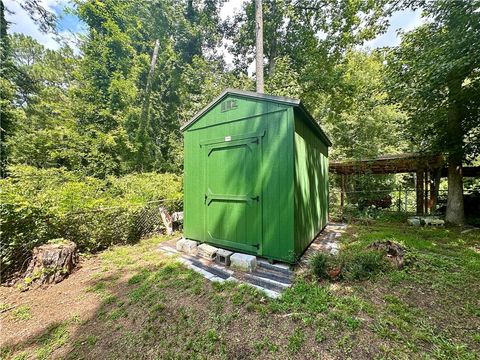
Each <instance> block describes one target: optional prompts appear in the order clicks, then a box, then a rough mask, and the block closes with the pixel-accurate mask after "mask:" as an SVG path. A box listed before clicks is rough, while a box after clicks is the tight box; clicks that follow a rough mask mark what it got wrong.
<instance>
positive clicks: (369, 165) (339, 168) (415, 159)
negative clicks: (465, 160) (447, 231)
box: [329, 153, 480, 215]
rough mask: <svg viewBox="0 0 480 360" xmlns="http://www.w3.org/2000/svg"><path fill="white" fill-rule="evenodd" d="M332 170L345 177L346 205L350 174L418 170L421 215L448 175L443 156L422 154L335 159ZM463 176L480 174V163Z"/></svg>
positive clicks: (466, 169) (430, 206)
mask: <svg viewBox="0 0 480 360" xmlns="http://www.w3.org/2000/svg"><path fill="white" fill-rule="evenodd" d="M329 172H331V173H334V174H338V175H340V176H341V197H340V203H341V206H342V208H343V205H344V199H345V186H346V179H347V177H348V176H349V175H360V174H400V173H415V174H416V203H417V214H418V215H423V214H428V213H429V212H431V211H432V209H434V208H435V205H436V204H437V199H438V187H439V184H440V179H441V178H442V177H445V176H448V168H447V163H446V159H445V157H444V156H443V155H427V154H418V153H403V154H396V155H384V156H380V157H377V158H375V159H361V160H352V161H331V162H330V164H329ZM463 176H466V177H468V176H480V166H470V167H464V168H463ZM429 195H430V196H429Z"/></svg>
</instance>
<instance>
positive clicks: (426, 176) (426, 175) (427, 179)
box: [424, 171, 429, 215]
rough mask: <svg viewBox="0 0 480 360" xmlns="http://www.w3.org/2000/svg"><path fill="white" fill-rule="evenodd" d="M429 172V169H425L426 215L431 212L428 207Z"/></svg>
mask: <svg viewBox="0 0 480 360" xmlns="http://www.w3.org/2000/svg"><path fill="white" fill-rule="evenodd" d="M428 174H429V173H428V171H425V189H424V198H425V200H424V206H425V207H424V209H425V210H424V214H425V215H426V214H428V213H429V211H428V209H429V206H428V184H429V176H428Z"/></svg>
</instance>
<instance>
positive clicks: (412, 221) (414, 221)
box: [407, 218, 420, 227]
mask: <svg viewBox="0 0 480 360" xmlns="http://www.w3.org/2000/svg"><path fill="white" fill-rule="evenodd" d="M407 223H408V225H411V226H417V227H418V226H420V219H418V218H409V219H407Z"/></svg>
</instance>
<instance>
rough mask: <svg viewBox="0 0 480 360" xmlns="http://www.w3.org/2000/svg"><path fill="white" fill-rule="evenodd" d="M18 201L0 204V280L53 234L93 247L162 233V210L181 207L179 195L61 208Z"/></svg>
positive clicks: (19, 267)
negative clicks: (68, 208)
mask: <svg viewBox="0 0 480 360" xmlns="http://www.w3.org/2000/svg"><path fill="white" fill-rule="evenodd" d="M21 205H22V204H6V203H2V204H0V211H1V217H0V224H1V232H0V236H1V242H2V246H1V248H0V260H1V262H0V273H1V278H0V281H3V280H4V279H5V277H9V276H10V275H11V274H12V273H13V272H16V271H22V270H23V269H24V268H25V267H26V266H27V264H28V261H29V260H30V258H31V254H32V250H33V248H34V247H37V246H39V245H43V244H46V243H48V242H50V241H54V240H56V239H60V238H62V239H66V240H70V241H73V242H74V243H76V244H77V245H78V247H79V249H80V251H82V252H95V251H99V250H103V249H106V248H108V247H110V246H112V245H123V244H131V243H134V242H136V241H138V240H139V239H141V238H143V237H147V236H151V235H154V234H159V233H163V232H165V225H164V222H163V219H162V212H165V211H166V212H168V213H170V214H171V213H173V212H176V211H181V210H182V209H183V200H182V199H162V200H156V201H149V202H146V203H139V204H129V203H127V204H122V205H119V206H109V207H98V208H92V209H81V210H72V211H69V212H65V213H58V212H52V211H49V209H48V208H47V207H41V206H39V207H34V206H29V207H25V206H24V204H23V207H22V206H21Z"/></svg>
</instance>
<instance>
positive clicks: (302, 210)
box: [294, 113, 328, 256]
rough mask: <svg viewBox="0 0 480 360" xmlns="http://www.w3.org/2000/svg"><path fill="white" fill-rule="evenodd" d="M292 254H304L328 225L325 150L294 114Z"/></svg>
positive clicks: (321, 143) (325, 147) (326, 151)
mask: <svg viewBox="0 0 480 360" xmlns="http://www.w3.org/2000/svg"><path fill="white" fill-rule="evenodd" d="M294 137H295V141H294V142H295V173H294V178H295V182H294V184H295V185H294V186H295V191H294V194H295V200H294V203H295V205H294V208H295V225H294V228H295V253H296V254H297V256H299V255H301V253H302V252H303V251H304V250H305V248H306V247H307V246H308V245H309V244H310V243H311V242H312V240H313V239H314V238H315V236H316V235H317V234H318V233H319V232H320V231H321V230H322V229H323V228H324V227H325V226H326V225H327V221H328V147H327V146H326V144H325V143H324V142H323V141H322V140H320V138H319V137H318V136H317V135H316V133H315V132H314V130H313V129H312V128H311V127H310V126H308V125H307V124H306V123H305V121H302V119H301V115H300V114H297V113H296V114H295V135H294Z"/></svg>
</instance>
